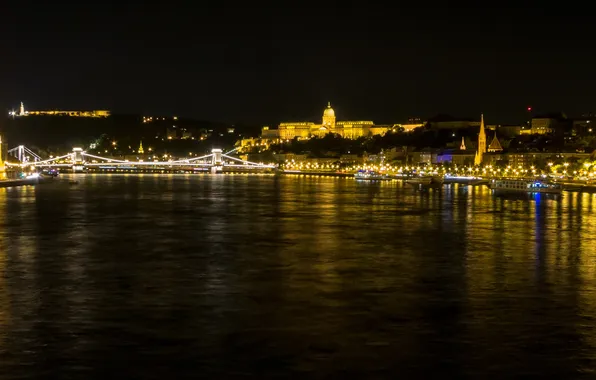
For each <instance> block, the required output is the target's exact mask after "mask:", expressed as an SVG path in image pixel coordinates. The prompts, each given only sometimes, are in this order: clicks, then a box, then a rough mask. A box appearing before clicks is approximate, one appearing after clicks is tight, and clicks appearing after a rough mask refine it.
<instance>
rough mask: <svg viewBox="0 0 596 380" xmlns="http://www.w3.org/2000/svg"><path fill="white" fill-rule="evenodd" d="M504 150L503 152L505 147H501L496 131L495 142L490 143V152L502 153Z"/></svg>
mask: <svg viewBox="0 0 596 380" xmlns="http://www.w3.org/2000/svg"><path fill="white" fill-rule="evenodd" d="M502 150H503V147H502V146H501V143H500V142H499V139H497V131H495V137H493V140H492V141H491V142H490V145H489V146H488V151H489V152H501V151H502Z"/></svg>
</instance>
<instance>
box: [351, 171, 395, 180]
mask: <svg viewBox="0 0 596 380" xmlns="http://www.w3.org/2000/svg"><path fill="white" fill-rule="evenodd" d="M354 178H355V179H357V180H364V181H385V180H390V179H391V177H389V176H388V175H387V174H381V173H377V172H374V171H372V170H358V171H357V172H356V174H354Z"/></svg>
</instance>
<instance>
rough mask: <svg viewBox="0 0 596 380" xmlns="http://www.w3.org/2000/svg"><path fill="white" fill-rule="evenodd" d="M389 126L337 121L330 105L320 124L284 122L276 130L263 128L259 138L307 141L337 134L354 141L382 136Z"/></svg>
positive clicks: (369, 122)
mask: <svg viewBox="0 0 596 380" xmlns="http://www.w3.org/2000/svg"><path fill="white" fill-rule="evenodd" d="M389 129H391V126H375V124H374V123H373V122H372V121H337V120H336V117H335V111H334V110H333V108H331V104H330V103H328V104H327V108H325V110H324V111H323V118H322V120H321V124H316V123H312V122H284V123H280V124H279V126H278V127H277V129H270V128H269V127H263V129H262V131H261V138H263V139H269V140H278V139H280V140H292V139H294V138H298V139H308V138H311V137H323V136H325V135H326V134H328V133H333V134H338V135H340V136H341V137H344V138H349V139H356V138H358V137H362V136H370V135H383V134H385V133H386V132H387V131H388V130H389Z"/></svg>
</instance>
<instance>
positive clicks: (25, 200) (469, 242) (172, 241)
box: [0, 175, 596, 379]
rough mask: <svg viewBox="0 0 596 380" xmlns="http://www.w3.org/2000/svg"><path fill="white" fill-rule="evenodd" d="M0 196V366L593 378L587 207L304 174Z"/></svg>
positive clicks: (125, 179)
mask: <svg viewBox="0 0 596 380" xmlns="http://www.w3.org/2000/svg"><path fill="white" fill-rule="evenodd" d="M77 180H79V181H80V184H79V185H75V186H69V185H68V183H67V182H64V181H59V182H58V183H54V184H49V185H43V186H38V187H21V188H13V189H0V226H1V229H0V373H2V374H3V376H2V377H3V378H9V379H10V378H21V377H39V376H58V377H63V378H64V377H81V378H88V377H89V375H90V374H94V375H97V376H98V377H100V376H112V375H113V374H118V376H120V377H130V378H139V377H142V378H163V377H164V376H169V377H176V378H185V377H193V378H194V377H196V376H198V375H201V376H212V377H222V376H223V377H227V376H233V375H246V374H254V375H284V374H289V373H292V374H294V375H312V374H314V373H316V374H317V376H325V375H334V376H348V375H351V376H352V375H366V376H372V377H375V376H381V377H386V376H399V375H402V376H416V377H430V376H433V375H436V374H439V373H440V374H441V375H443V376H447V377H453V378H461V377H466V376H474V375H478V376H485V375H494V376H499V375H506V374H508V373H511V372H512V373H516V374H521V375H545V374H548V375H549V376H555V377H557V376H558V377H561V378H563V377H570V376H575V375H578V374H582V373H583V374H586V375H590V374H591V373H590V370H591V369H592V368H593V367H594V364H595V363H594V362H595V358H594V352H595V351H594V350H595V349H596V336H595V333H594V329H593V326H594V322H595V321H594V318H595V315H596V314H595V312H596V278H595V274H596V273H595V272H596V269H595V265H596V237H595V236H594V234H593V231H595V228H596V216H595V215H594V203H595V199H596V195H593V194H577V193H574V194H572V193H565V194H563V195H560V196H554V197H553V196H545V195H544V194H542V195H530V196H528V195H522V196H517V195H514V196H495V195H493V194H491V192H490V191H489V190H488V189H487V188H486V187H469V188H468V187H464V186H445V187H444V188H443V189H442V191H438V190H428V191H422V192H421V191H415V190H413V189H410V188H408V187H405V186H404V185H403V184H401V183H400V182H383V183H366V182H356V181H354V180H352V179H345V178H323V177H310V176H287V177H274V176H254V175H220V176H209V175H202V176H188V175H186V176H184V175H179V176H178V175H170V176H157V175H142V176H126V175H123V176H117V175H88V176H80V177H77Z"/></svg>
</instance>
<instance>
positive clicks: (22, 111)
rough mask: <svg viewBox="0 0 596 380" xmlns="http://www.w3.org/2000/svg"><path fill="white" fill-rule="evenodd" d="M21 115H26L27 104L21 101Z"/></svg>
mask: <svg viewBox="0 0 596 380" xmlns="http://www.w3.org/2000/svg"><path fill="white" fill-rule="evenodd" d="M19 115H20V116H25V105H24V104H23V102H21V108H19Z"/></svg>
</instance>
